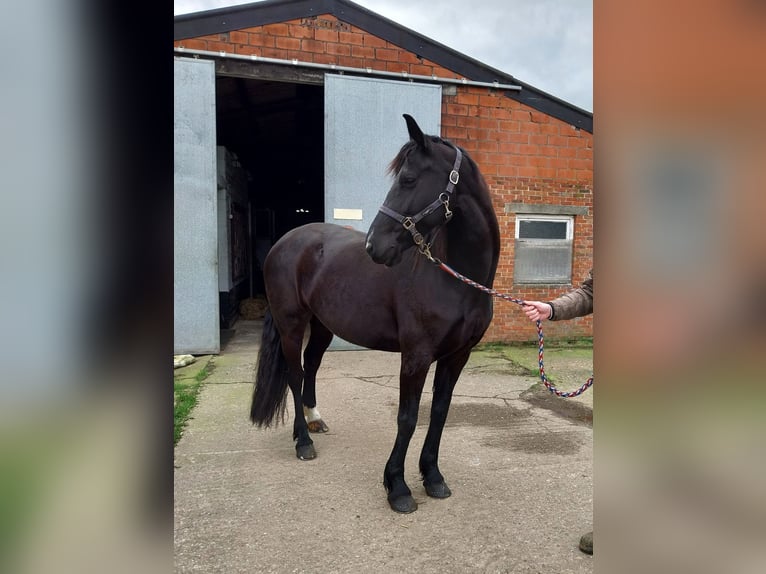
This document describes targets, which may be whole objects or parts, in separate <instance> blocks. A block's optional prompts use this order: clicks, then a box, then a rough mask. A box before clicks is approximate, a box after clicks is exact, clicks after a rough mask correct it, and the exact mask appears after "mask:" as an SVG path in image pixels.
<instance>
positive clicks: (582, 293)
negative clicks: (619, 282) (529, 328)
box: [524, 269, 593, 321]
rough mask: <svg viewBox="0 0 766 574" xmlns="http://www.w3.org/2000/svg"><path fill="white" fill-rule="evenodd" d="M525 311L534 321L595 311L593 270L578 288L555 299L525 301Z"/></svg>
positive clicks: (557, 319) (567, 317)
mask: <svg viewBox="0 0 766 574" xmlns="http://www.w3.org/2000/svg"><path fill="white" fill-rule="evenodd" d="M524 313H526V315H527V317H529V319H530V320H532V321H538V320H539V321H544V320H546V319H548V320H549V321H564V320H566V319H574V318H575V317H582V316H583V315H590V314H591V313H593V270H592V269H591V270H590V272H588V278H587V279H586V280H585V281H583V283H582V285H581V286H580V287H578V288H577V289H573V290H572V291H570V292H568V293H565V294H564V295H561V296H560V297H557V298H556V299H554V300H553V301H550V302H548V303H544V302H542V301H525V302H524Z"/></svg>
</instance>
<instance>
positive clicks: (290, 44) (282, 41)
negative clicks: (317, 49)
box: [276, 36, 313, 51]
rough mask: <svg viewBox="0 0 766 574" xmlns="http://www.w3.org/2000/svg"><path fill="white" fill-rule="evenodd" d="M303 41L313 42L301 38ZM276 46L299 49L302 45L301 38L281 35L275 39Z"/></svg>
mask: <svg viewBox="0 0 766 574" xmlns="http://www.w3.org/2000/svg"><path fill="white" fill-rule="evenodd" d="M303 41H304V42H313V40H303ZM276 47H277V48H281V49H283V50H300V49H301V47H302V44H301V40H299V39H298V38H283V37H281V36H279V37H277V39H276ZM309 51H312V50H309Z"/></svg>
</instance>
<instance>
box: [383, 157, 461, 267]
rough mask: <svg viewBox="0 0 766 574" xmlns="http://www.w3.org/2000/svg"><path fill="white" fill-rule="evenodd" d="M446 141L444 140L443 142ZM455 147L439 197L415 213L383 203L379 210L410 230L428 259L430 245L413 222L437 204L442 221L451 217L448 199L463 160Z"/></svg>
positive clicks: (420, 218) (429, 211) (433, 209)
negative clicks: (400, 211) (407, 212)
mask: <svg viewBox="0 0 766 574" xmlns="http://www.w3.org/2000/svg"><path fill="white" fill-rule="evenodd" d="M445 143H446V142H445ZM453 147H454V148H455V152H457V155H455V163H454V165H453V166H452V171H451V172H450V174H449V182H447V188H446V189H445V190H444V191H443V192H441V193H440V194H439V197H437V198H436V199H434V200H433V201H432V202H431V203H430V204H428V205H427V206H426V207H425V208H424V209H423V210H422V211H420V213H417V214H415V215H402V214H401V213H397V212H396V211H394V210H393V209H391V208H390V207H388V206H387V205H385V204H383V205H381V206H380V208H379V211H380V212H381V213H384V214H385V215H388V216H389V217H391V218H392V219H394V220H396V221H398V222H399V223H401V224H402V227H404V228H405V229H406V230H407V231H409V232H410V235H412V240H413V241H414V242H415V245H417V246H418V249H419V250H420V252H421V253H423V254H424V255H426V256H427V257H428V258H429V259H431V252H430V247H431V246H430V245H429V244H428V243H426V242H425V240H424V239H423V236H422V235H421V234H420V232H419V231H418V230H417V227H415V224H416V223H418V222H419V221H420V220H422V219H423V218H425V217H428V216H429V215H430V214H432V213H433V212H434V211H435V210H436V209H438V208H439V206H441V205H443V206H444V218H445V219H444V223H447V222H448V221H449V220H450V219H452V211H450V208H449V200H450V197H451V196H452V192H453V191H455V186H456V185H457V182H458V181H459V180H460V173H459V172H460V164H461V163H462V161H463V152H461V151H460V148H458V147H457V146H453Z"/></svg>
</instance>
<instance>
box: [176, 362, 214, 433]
mask: <svg viewBox="0 0 766 574" xmlns="http://www.w3.org/2000/svg"><path fill="white" fill-rule="evenodd" d="M208 366H209V365H205V367H204V368H203V369H202V370H201V371H199V372H198V373H197V374H196V375H195V376H194V378H193V379H175V380H174V381H173V445H174V446H175V445H176V444H178V441H179V440H180V438H181V435H182V434H183V431H184V428H186V423H187V422H188V421H189V419H190V418H191V412H192V410H193V409H194V407H195V406H196V405H197V396H198V395H199V391H200V388H202V382H203V381H204V380H205V379H206V378H207V376H208V375H209V374H210V372H209V370H208Z"/></svg>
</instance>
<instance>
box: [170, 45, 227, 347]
mask: <svg viewBox="0 0 766 574" xmlns="http://www.w3.org/2000/svg"><path fill="white" fill-rule="evenodd" d="M173 76H174V98H175V100H174V110H173V140H174V156H173V200H174V208H173V212H174V213H173V215H174V218H173V224H174V232H173V237H174V240H173V255H174V268H173V303H174V323H173V327H174V335H173V353H174V354H181V353H192V354H206V353H218V352H219V351H220V336H219V317H218V229H217V203H216V199H217V198H216V148H215V144H216V139H215V138H216V134H215V67H214V63H213V62H212V61H207V60H193V59H188V58H176V59H175V60H174V64H173Z"/></svg>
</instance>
